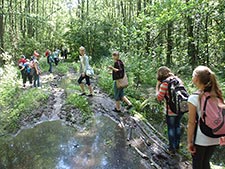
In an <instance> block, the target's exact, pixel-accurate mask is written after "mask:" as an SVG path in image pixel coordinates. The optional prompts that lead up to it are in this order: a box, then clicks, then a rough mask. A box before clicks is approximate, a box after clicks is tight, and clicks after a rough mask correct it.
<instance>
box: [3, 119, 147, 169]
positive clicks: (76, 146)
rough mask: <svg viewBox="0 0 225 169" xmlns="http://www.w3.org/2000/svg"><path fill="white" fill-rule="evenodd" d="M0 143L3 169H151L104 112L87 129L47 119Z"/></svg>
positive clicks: (121, 130)
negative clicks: (47, 120)
mask: <svg viewBox="0 0 225 169" xmlns="http://www.w3.org/2000/svg"><path fill="white" fill-rule="evenodd" d="M0 146H1V147H0V168H1V169H4V168H5V169H136V168H140V169H144V168H149V166H148V167H146V161H144V160H143V159H141V158H140V157H139V156H138V155H137V154H136V153H135V152H134V151H133V149H131V148H129V147H128V146H127V145H126V134H125V132H124V130H123V129H121V128H119V127H118V125H117V124H116V123H115V122H113V121H112V120H111V119H109V118H108V117H105V116H102V115H96V117H95V119H94V120H93V123H92V126H91V127H89V128H87V129H85V130H83V131H77V130H75V129H74V128H71V127H69V126H66V125H65V124H64V123H63V122H62V121H50V122H43V123H41V124H38V125H37V126H35V127H34V128H30V129H25V130H22V131H21V132H20V133H19V134H18V135H17V136H16V137H13V138H11V139H10V140H9V141H7V142H1V143H0Z"/></svg>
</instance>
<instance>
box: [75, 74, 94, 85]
mask: <svg viewBox="0 0 225 169" xmlns="http://www.w3.org/2000/svg"><path fill="white" fill-rule="evenodd" d="M84 79H85V80H86V84H87V85H88V86H90V85H91V82H90V77H89V76H87V75H85V76H84V77H83V76H82V75H80V78H79V79H78V83H79V84H81V83H82V81H83V80H84Z"/></svg>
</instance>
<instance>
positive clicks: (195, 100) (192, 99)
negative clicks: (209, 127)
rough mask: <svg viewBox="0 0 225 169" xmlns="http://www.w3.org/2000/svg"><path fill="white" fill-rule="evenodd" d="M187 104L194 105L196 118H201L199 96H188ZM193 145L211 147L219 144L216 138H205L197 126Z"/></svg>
mask: <svg viewBox="0 0 225 169" xmlns="http://www.w3.org/2000/svg"><path fill="white" fill-rule="evenodd" d="M188 102H189V103H191V104H192V105H194V106H195V107H196V109H197V113H198V117H199V118H201V108H200V102H199V95H197V94H196V95H194V94H192V95H190V96H189V98H188ZM195 144H196V145H200V146H213V145H218V144H219V139H218V138H211V137H208V136H206V135H205V134H203V133H202V132H201V129H200V127H199V125H197V134H196V139H195Z"/></svg>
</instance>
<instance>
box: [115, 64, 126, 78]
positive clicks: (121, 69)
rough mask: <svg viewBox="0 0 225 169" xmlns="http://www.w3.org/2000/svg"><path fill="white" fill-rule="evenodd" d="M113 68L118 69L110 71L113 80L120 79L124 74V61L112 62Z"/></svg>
mask: <svg viewBox="0 0 225 169" xmlns="http://www.w3.org/2000/svg"><path fill="white" fill-rule="evenodd" d="M114 68H116V69H119V71H117V72H115V71H113V73H112V78H113V80H118V79H121V77H123V76H124V73H125V70H124V63H123V62H122V61H121V60H117V61H116V62H115V63H114Z"/></svg>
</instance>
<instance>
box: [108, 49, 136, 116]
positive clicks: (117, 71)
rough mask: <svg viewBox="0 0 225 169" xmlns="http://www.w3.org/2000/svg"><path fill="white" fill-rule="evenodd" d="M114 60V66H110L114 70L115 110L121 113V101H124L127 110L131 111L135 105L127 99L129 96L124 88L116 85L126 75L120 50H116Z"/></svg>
mask: <svg viewBox="0 0 225 169" xmlns="http://www.w3.org/2000/svg"><path fill="white" fill-rule="evenodd" d="M112 57H113V60H114V66H109V69H111V70H112V78H113V80H114V97H115V100H116V107H115V109H114V110H113V111H115V112H117V113H121V108H120V101H124V102H126V103H127V105H128V107H127V110H128V111H129V110H130V109H131V108H132V107H133V106H132V104H131V102H130V101H129V100H128V99H127V97H126V96H125V95H124V89H123V88H118V87H117V85H116V80H118V79H121V78H122V77H123V76H124V73H125V71H124V64H123V62H122V61H121V60H120V56H119V52H118V51H115V52H113V54H112Z"/></svg>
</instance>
